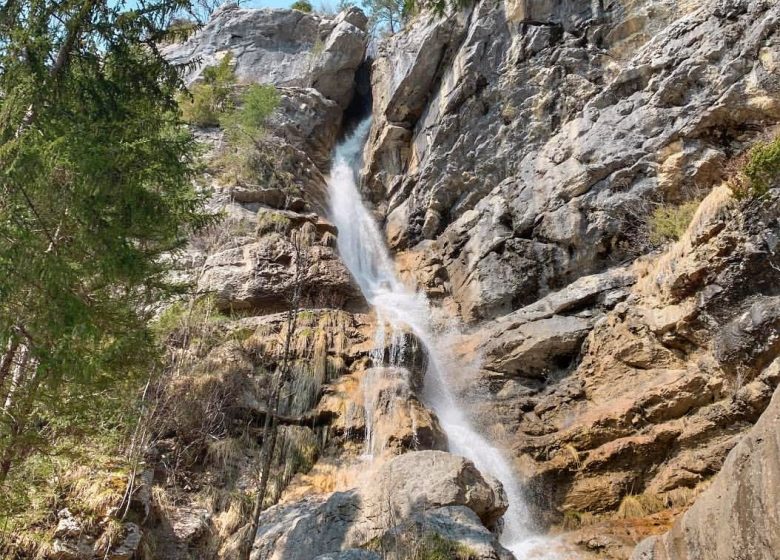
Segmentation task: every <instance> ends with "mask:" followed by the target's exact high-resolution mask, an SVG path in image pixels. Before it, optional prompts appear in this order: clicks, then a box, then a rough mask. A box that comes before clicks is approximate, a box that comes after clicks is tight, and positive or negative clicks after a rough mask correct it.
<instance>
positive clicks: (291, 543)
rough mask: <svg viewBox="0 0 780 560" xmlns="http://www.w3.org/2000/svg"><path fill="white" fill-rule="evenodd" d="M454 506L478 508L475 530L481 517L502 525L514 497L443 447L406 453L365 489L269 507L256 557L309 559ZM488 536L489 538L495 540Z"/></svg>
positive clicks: (360, 543) (358, 544) (472, 524)
mask: <svg viewBox="0 0 780 560" xmlns="http://www.w3.org/2000/svg"><path fill="white" fill-rule="evenodd" d="M449 506H463V507H464V508H466V509H468V510H469V511H471V512H473V515H471V516H469V523H470V529H469V530H470V531H472V532H474V531H476V530H477V528H478V527H477V524H478V522H479V521H481V522H482V523H487V524H489V525H493V524H495V523H497V521H498V519H499V518H500V516H501V515H502V514H503V513H504V511H506V508H507V502H506V496H505V495H504V493H503V490H501V489H500V485H498V484H497V483H496V482H495V481H491V482H490V483H489V482H488V481H486V479H485V478H484V477H483V476H482V475H481V474H480V473H479V471H478V470H477V469H476V468H475V467H474V465H473V464H472V463H470V462H469V461H467V460H465V459H463V458H461V457H456V456H455V455H451V454H449V453H445V452H443V451H418V452H410V453H406V454H404V455H400V456H398V457H396V458H394V459H392V460H390V461H389V462H387V463H385V464H384V465H382V466H381V467H380V468H379V470H378V471H377V472H376V473H375V474H374V475H373V476H371V477H370V480H368V481H366V482H365V483H364V484H361V486H360V488H359V489H356V490H352V491H349V492H336V493H334V494H331V495H330V496H327V497H321V498H308V499H304V500H301V501H299V502H295V503H292V504H281V505H278V506H274V507H272V508H270V509H268V510H267V511H265V512H264V513H263V515H262V517H261V520H260V528H259V529H258V532H257V536H256V538H255V543H254V548H253V551H252V558H253V560H259V559H260V558H262V559H264V560H310V559H311V558H316V557H318V556H321V555H324V554H329V553H337V552H340V551H345V550H350V549H354V548H359V547H361V546H365V545H366V544H367V543H369V542H371V541H372V540H374V539H377V538H381V537H382V535H384V534H386V533H387V532H388V531H392V530H393V528H394V527H396V526H397V525H398V524H399V523H402V522H405V521H406V520H411V519H412V518H413V517H414V516H415V515H417V514H419V513H421V512H424V511H430V510H437V509H438V508H447V507H449ZM459 515H460V516H461V517H463V515H464V514H463V512H462V510H461V513H460V514H459ZM441 525H442V527H444V526H447V525H448V524H446V523H444V521H441ZM448 530H449V531H452V530H453V529H452V527H451V526H450V527H449V529H448ZM483 530H484V529H483ZM481 535H482V537H483V539H482V542H483V543H485V542H486V541H489V537H487V535H486V534H485V533H481ZM464 538H465V537H464ZM474 538H475V539H476V537H474ZM492 542H494V541H492ZM498 550H500V549H498ZM495 557H496V558H498V556H495ZM501 558H503V557H501Z"/></svg>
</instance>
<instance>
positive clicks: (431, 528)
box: [382, 506, 515, 560]
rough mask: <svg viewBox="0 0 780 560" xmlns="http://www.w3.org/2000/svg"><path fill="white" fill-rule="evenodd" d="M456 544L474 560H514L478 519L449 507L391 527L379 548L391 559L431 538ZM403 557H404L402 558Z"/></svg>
mask: <svg viewBox="0 0 780 560" xmlns="http://www.w3.org/2000/svg"><path fill="white" fill-rule="evenodd" d="M432 533H433V534H435V535H438V536H439V537H441V538H443V539H445V540H446V541H449V542H451V543H456V544H458V545H460V546H462V547H463V548H465V549H466V550H468V551H469V558H473V559H474V560H514V558H515V557H514V556H513V555H512V553H511V552H509V551H508V550H506V549H505V548H504V547H503V546H501V545H500V544H499V543H498V539H497V538H496V535H495V534H494V533H491V532H490V531H488V530H487V529H485V527H484V526H483V525H482V524H481V523H480V520H479V518H478V517H477V515H476V514H475V513H474V512H473V511H472V510H470V509H469V508H467V507H464V506H449V507H442V508H437V509H433V510H430V511H424V512H420V513H417V514H415V515H414V516H412V517H411V519H409V520H408V521H407V522H406V523H404V524H402V525H399V526H397V527H394V528H393V529H392V530H390V531H388V532H387V533H385V534H384V535H383V536H382V548H383V550H387V551H389V554H390V557H391V558H398V559H399V560H400V559H402V558H406V557H408V551H409V549H411V550H414V549H415V547H419V546H420V543H421V542H423V543H424V542H425V537H426V536H427V535H430V534H432ZM405 553H406V554H405Z"/></svg>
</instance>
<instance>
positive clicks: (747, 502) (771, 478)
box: [632, 391, 780, 560]
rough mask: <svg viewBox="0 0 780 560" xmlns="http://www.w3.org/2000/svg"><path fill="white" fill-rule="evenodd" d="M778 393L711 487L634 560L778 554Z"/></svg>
mask: <svg viewBox="0 0 780 560" xmlns="http://www.w3.org/2000/svg"><path fill="white" fill-rule="evenodd" d="M778 426H780V391H775V395H774V397H773V398H772V402H771V403H770V405H769V407H768V408H767V409H766V411H765V412H764V414H762V415H761V418H760V419H759V420H758V422H757V423H756V425H755V426H754V427H753V428H752V429H751V430H750V432H748V434H747V435H746V436H745V437H744V438H743V439H742V440H741V441H740V442H739V444H737V446H736V447H735V448H734V449H733V450H732V451H731V453H729V455H728V457H727V459H726V462H725V463H724V465H723V468H722V469H721V471H720V472H719V473H718V475H717V476H716V477H715V480H714V481H713V483H712V486H711V487H710V488H709V489H708V490H707V491H705V492H704V494H702V495H701V497H699V498H698V499H697V500H696V502H695V503H694V504H693V506H692V507H691V509H690V510H688V511H687V512H686V513H685V514H684V515H683V516H682V518H680V519H679V520H678V521H677V522H676V523H675V525H674V527H672V529H671V531H669V532H668V533H665V534H663V535H661V536H659V537H653V538H652V539H650V540H648V541H644V542H643V543H641V544H640V545H639V546H638V547H637V549H636V550H635V552H634V554H633V556H632V559H633V560H694V559H695V560H720V559H722V558H744V559H746V560H747V559H748V558H749V559H751V560H753V559H756V560H764V559H765V560H771V559H774V558H776V557H777V551H778V550H780V496H778V495H777V492H778V489H780V485H778V484H777V481H778V479H780V430H778Z"/></svg>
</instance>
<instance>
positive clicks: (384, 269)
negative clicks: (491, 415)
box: [328, 119, 539, 558]
mask: <svg viewBox="0 0 780 560" xmlns="http://www.w3.org/2000/svg"><path fill="white" fill-rule="evenodd" d="M370 126H371V121H370V119H366V120H364V121H363V122H362V123H361V124H360V125H359V126H358V127H357V129H356V130H355V131H354V132H353V133H352V135H351V136H349V137H348V138H346V139H345V140H344V141H343V142H342V143H341V144H340V145H339V146H338V147H337V148H336V151H335V154H334V159H333V167H332V171H331V175H330V179H329V181H328V188H329V191H330V202H331V219H332V221H333V223H334V224H335V225H336V227H337V228H338V232H339V233H338V247H339V252H340V254H341V257H342V259H343V260H344V262H345V264H346V265H347V267H348V268H349V270H350V272H351V273H352V275H353V277H354V278H355V280H356V281H357V283H358V285H359V286H360V289H361V290H362V292H363V295H364V296H365V298H366V300H367V301H368V302H369V303H370V304H371V305H372V306H373V308H374V310H375V312H376V315H377V323H378V324H379V325H380V326H379V327H378V329H379V331H380V332H381V335H380V336H381V337H382V339H384V336H385V329H388V330H389V331H390V335H391V336H395V338H400V337H402V335H403V333H404V332H409V331H411V332H412V333H414V335H415V336H416V337H417V338H418V339H419V341H420V343H421V344H422V345H423V347H424V348H425V350H426V353H427V356H428V369H427V371H426V374H425V383H424V389H423V395H422V397H423V400H424V401H425V403H426V404H427V405H428V406H429V407H430V408H431V409H432V410H433V411H434V412H435V413H436V415H437V416H438V418H439V422H440V423H441V426H442V428H443V429H444V431H445V433H446V434H447V438H448V442H449V448H450V451H451V452H452V453H454V454H456V455H460V456H462V457H465V458H467V459H469V460H470V461H472V462H473V463H474V464H475V465H476V466H477V468H478V469H479V470H480V471H481V472H483V473H488V474H490V475H492V476H494V477H495V478H497V479H498V480H499V481H500V482H501V483H502V484H503V486H504V490H505V491H506V494H507V497H508V499H509V509H508V510H507V512H506V513H505V515H504V528H503V533H502V536H501V543H502V544H503V545H504V546H505V547H507V548H508V549H509V550H511V551H512V552H513V553H514V554H515V555H521V554H522V555H523V556H518V558H524V557H525V553H526V552H527V551H528V550H529V549H530V547H531V546H532V545H533V542H534V540H535V539H530V532H529V530H528V527H527V524H526V520H527V519H528V516H527V511H526V508H525V504H524V500H523V495H522V492H521V491H520V485H519V483H518V481H517V478H516V476H515V474H514V472H513V471H512V468H511V466H510V465H509V462H508V461H507V459H506V457H505V456H504V454H503V453H502V452H501V451H500V450H499V449H497V448H496V447H495V446H494V445H491V443H490V442H489V441H488V440H487V439H485V437H484V436H482V435H481V434H479V433H478V432H477V431H476V430H475V429H474V427H473V426H472V425H471V423H470V421H469V419H468V417H467V415H466V414H465V413H464V411H463V409H462V407H461V406H460V405H459V404H458V402H457V400H456V398H455V396H454V395H453V393H452V391H451V390H450V388H449V383H448V382H447V379H446V374H445V371H444V367H443V366H444V365H445V364H447V362H448V360H447V358H448V357H447V356H446V355H443V352H441V350H440V347H439V345H438V344H437V337H436V336H435V334H434V333H433V331H432V328H431V325H430V324H429V318H430V316H431V313H430V308H429V305H428V301H427V298H426V297H425V295H424V294H421V293H416V292H413V291H411V290H409V289H407V288H406V287H405V286H404V284H403V283H402V282H401V280H400V278H399V277H398V275H397V274H396V270H395V265H394V262H393V260H392V259H391V258H390V254H389V251H388V249H387V246H386V244H385V239H384V235H383V234H382V232H381V231H380V229H379V227H378V225H377V223H376V221H375V220H374V218H373V216H372V215H371V213H370V212H369V210H368V209H367V208H366V206H365V205H364V203H363V200H362V198H361V196H360V191H359V190H358V187H357V180H356V177H357V170H358V169H359V167H360V164H361V154H362V150H363V145H364V143H365V140H366V137H367V135H368V131H369V128H370ZM379 344H380V341H379V340H377V345H379ZM379 363H380V364H381V362H379ZM448 365H451V366H455V364H448ZM367 406H370V403H367ZM370 416H371V411H368V413H367V417H370ZM366 424H367V425H366V431H367V434H366V440H367V447H366V449H367V453H369V454H370V453H371V451H372V448H373V443H372V439H373V438H372V434H371V425H370V418H367V422H366ZM534 557H535V558H538V557H539V556H537V555H534Z"/></svg>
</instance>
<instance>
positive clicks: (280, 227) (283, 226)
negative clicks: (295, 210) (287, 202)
mask: <svg viewBox="0 0 780 560" xmlns="http://www.w3.org/2000/svg"><path fill="white" fill-rule="evenodd" d="M291 227H292V221H291V220H290V218H289V217H287V216H285V215H284V214H282V213H281V212H273V211H262V212H258V213H257V232H256V234H257V236H258V237H262V236H263V235H266V234H268V233H272V232H276V233H281V234H282V235H286V234H287V232H288V231H289V230H290V228H291Z"/></svg>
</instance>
